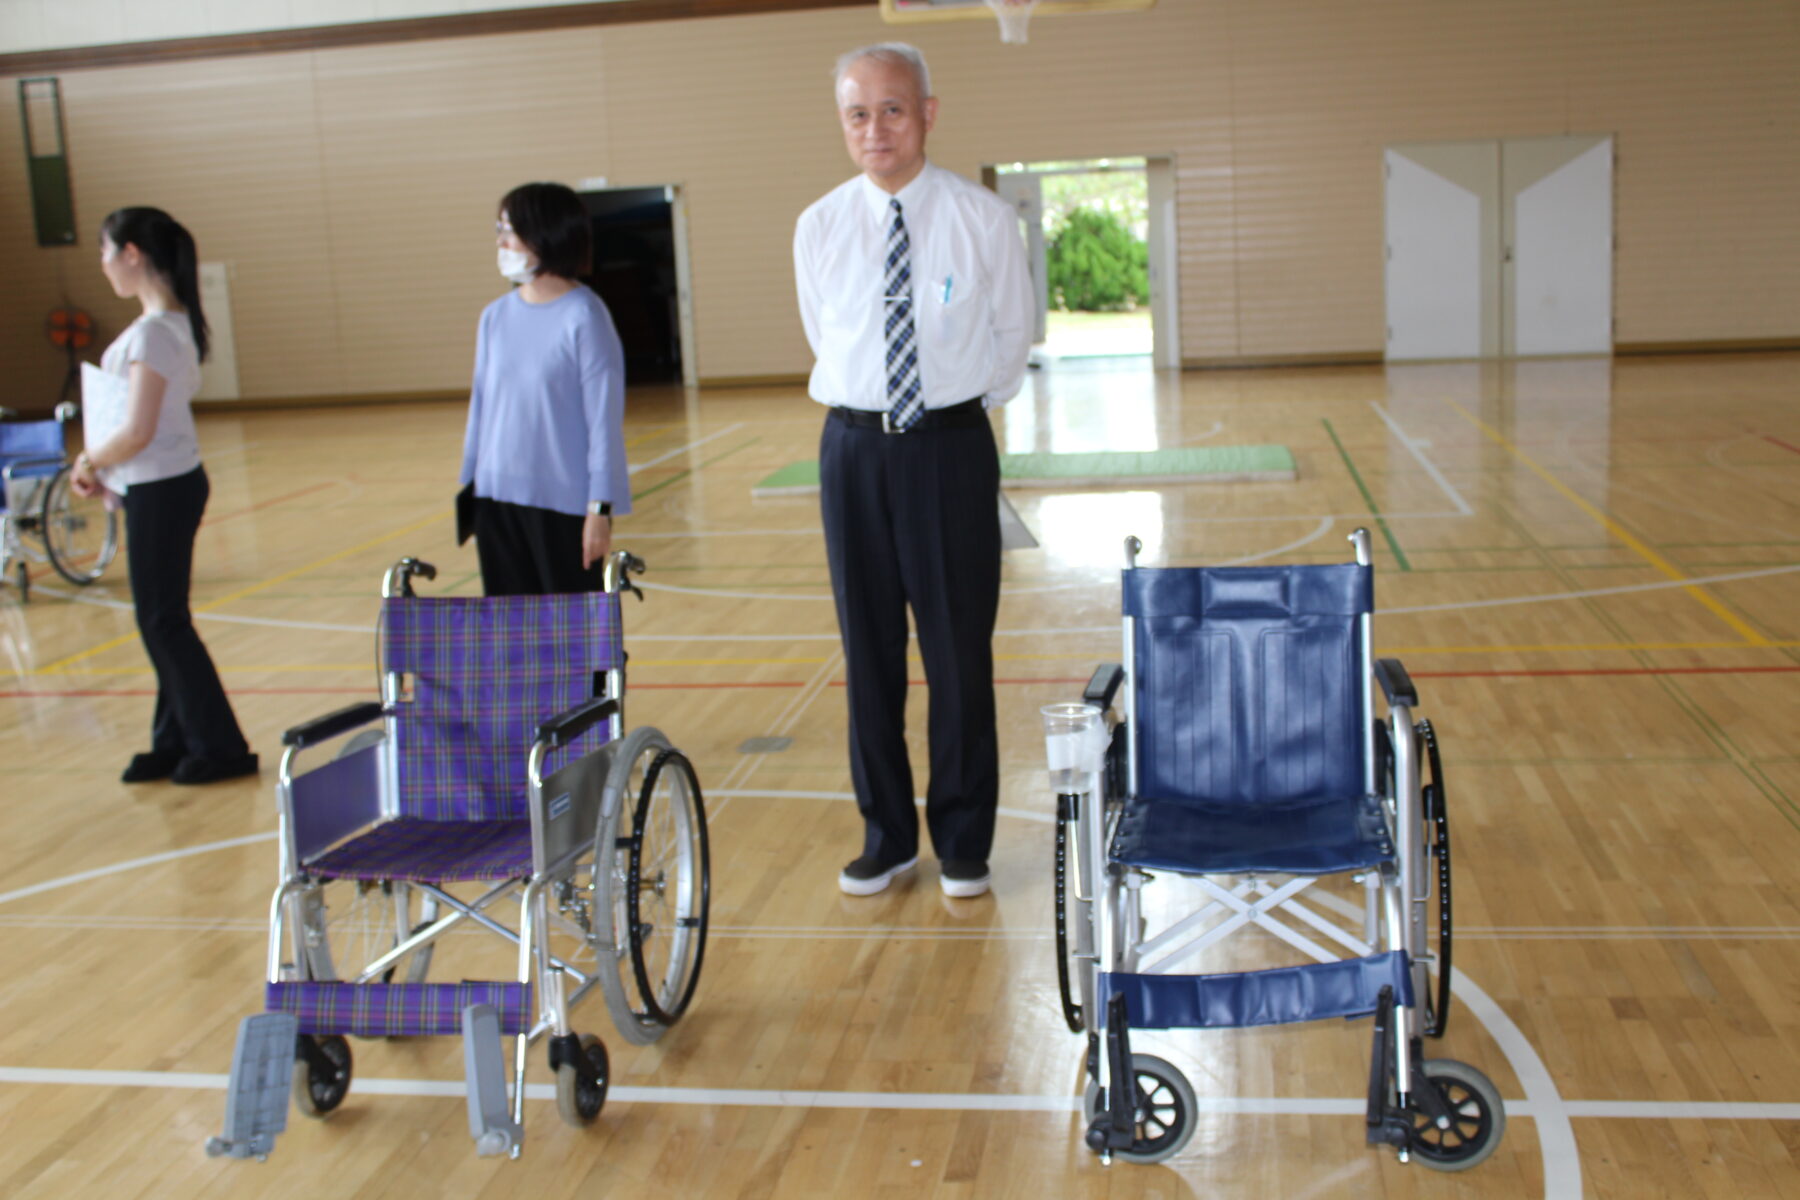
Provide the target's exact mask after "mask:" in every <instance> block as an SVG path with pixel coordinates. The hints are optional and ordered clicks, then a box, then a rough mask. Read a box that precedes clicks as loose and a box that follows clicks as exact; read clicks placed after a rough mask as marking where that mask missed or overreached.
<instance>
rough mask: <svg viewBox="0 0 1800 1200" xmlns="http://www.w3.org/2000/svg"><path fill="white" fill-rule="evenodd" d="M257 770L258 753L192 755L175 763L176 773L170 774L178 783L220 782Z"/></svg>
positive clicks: (253, 772)
mask: <svg viewBox="0 0 1800 1200" xmlns="http://www.w3.org/2000/svg"><path fill="white" fill-rule="evenodd" d="M256 772H257V762H256V755H254V754H240V755H238V756H237V757H236V758H226V759H217V758H195V757H193V756H192V755H189V756H188V757H186V758H184V759H182V760H181V761H180V762H178V763H176V764H175V770H174V773H173V774H171V775H170V776H169V778H170V779H171V780H173V781H174V782H176V783H186V784H195V783H219V782H221V781H222V780H226V779H240V778H242V777H243V776H245V775H254V774H256Z"/></svg>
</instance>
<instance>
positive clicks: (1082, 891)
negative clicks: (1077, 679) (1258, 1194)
mask: <svg viewBox="0 0 1800 1200" xmlns="http://www.w3.org/2000/svg"><path fill="white" fill-rule="evenodd" d="M1350 540H1351V542H1352V543H1353V545H1354V546H1355V551H1356V560H1355V561H1354V562H1351V563H1343V564H1333V565H1323V566H1288V567H1217V568H1145V567H1139V566H1137V565H1136V556H1137V553H1138V552H1139V550H1140V549H1141V546H1140V544H1139V542H1138V540H1137V539H1136V538H1128V539H1126V544H1125V545H1126V569H1125V571H1124V573H1123V609H1124V650H1123V655H1124V663H1123V664H1105V665H1103V666H1101V667H1100V669H1099V670H1098V671H1096V672H1095V674H1094V676H1093V678H1092V679H1091V680H1090V681H1089V683H1088V685H1087V688H1086V690H1085V693H1084V696H1083V701H1084V704H1083V706H1082V707H1081V709H1080V712H1081V713H1083V714H1085V717H1084V718H1083V719H1084V720H1085V721H1086V722H1087V725H1088V728H1087V730H1086V734H1087V739H1086V741H1087V745H1088V748H1089V750H1088V754H1087V756H1086V762H1085V765H1078V766H1073V767H1072V766H1071V764H1070V762H1069V761H1068V760H1069V757H1070V756H1069V754H1068V753H1066V752H1065V753H1063V754H1062V758H1063V760H1064V761H1062V762H1059V761H1058V742H1057V737H1056V735H1055V731H1054V729H1053V730H1052V737H1051V739H1050V747H1049V748H1050V755H1051V768H1052V771H1051V774H1052V786H1053V787H1054V788H1055V790H1056V791H1057V792H1058V800H1057V809H1058V811H1057V827H1056V829H1057V832H1056V874H1055V897H1056V935H1057V968H1058V971H1057V973H1058V980H1059V983H1060V986H1061V993H1062V1005H1063V1014H1064V1018H1065V1020H1066V1022H1067V1023H1068V1026H1069V1029H1070V1030H1071V1031H1072V1032H1074V1033H1084V1034H1086V1035H1087V1039H1088V1051H1087V1064H1086V1067H1087V1072H1086V1073H1087V1077H1088V1080H1089V1082H1088V1084H1087V1087H1086V1093H1085V1106H1084V1116H1085V1131H1086V1132H1085V1136H1086V1142H1087V1144H1088V1146H1089V1147H1090V1148H1091V1149H1092V1150H1093V1151H1095V1152H1096V1153H1097V1154H1099V1155H1100V1156H1101V1157H1102V1160H1103V1161H1105V1162H1108V1163H1110V1162H1111V1161H1112V1158H1113V1157H1114V1156H1115V1155H1116V1156H1118V1157H1120V1158H1123V1159H1126V1160H1129V1161H1135V1162H1160V1161H1162V1160H1164V1159H1167V1158H1169V1157H1171V1156H1172V1155H1174V1154H1176V1153H1178V1152H1179V1151H1180V1150H1181V1148H1182V1147H1183V1146H1184V1145H1185V1144H1186V1143H1187V1140H1188V1139H1189V1137H1191V1136H1192V1134H1193V1131H1194V1127H1195V1117H1196V1108H1197V1105H1196V1099H1195V1095H1194V1091H1193V1088H1192V1087H1191V1086H1190V1085H1189V1083H1188V1081H1187V1079H1186V1078H1185V1077H1183V1075H1182V1073H1181V1072H1180V1071H1179V1070H1177V1069H1176V1068H1175V1067H1174V1066H1172V1065H1171V1064H1169V1063H1168V1062H1166V1061H1164V1060H1163V1059H1161V1058H1157V1057H1155V1056H1153V1055H1148V1054H1141V1053H1133V1051H1132V1049H1131V1035H1132V1033H1133V1032H1134V1031H1137V1030H1147V1029H1155V1030H1170V1029H1219V1028H1239V1027H1245V1026H1257V1025H1274V1024H1282V1023H1288V1022H1299V1021H1316V1020H1324V1019H1327V1018H1359V1017H1365V1016H1373V1017H1374V1034H1373V1042H1374V1045H1373V1050H1372V1054H1371V1062H1370V1068H1369V1080H1368V1107H1367V1116H1366V1120H1367V1141H1368V1143H1369V1144H1371V1145H1387V1146H1392V1147H1393V1148H1394V1149H1395V1150H1396V1151H1398V1153H1399V1156H1400V1159H1401V1161H1403V1162H1405V1161H1410V1160H1412V1159H1414V1158H1416V1159H1417V1160H1419V1161H1420V1162H1422V1163H1424V1164H1425V1165H1426V1166H1428V1167H1432V1168H1435V1169H1439V1170H1446V1171H1457V1170H1464V1169H1466V1168H1469V1167H1472V1166H1474V1165H1476V1164H1477V1163H1479V1162H1481V1161H1483V1160H1484V1159H1486V1158H1487V1157H1488V1156H1489V1155H1490V1154H1492V1153H1493V1151H1494V1149H1495V1147H1496V1146H1497V1145H1498V1144H1499V1142H1500V1139H1501V1136H1502V1134H1503V1132H1504V1130H1505V1124H1506V1114H1505V1109H1504V1106H1503V1104H1502V1102H1501V1098H1500V1095H1499V1092H1498V1091H1497V1090H1496V1089H1495V1087H1494V1085H1493V1084H1492V1083H1491V1082H1490V1081H1489V1080H1488V1078H1487V1077H1486V1076H1485V1075H1483V1074H1482V1073H1481V1072H1480V1071H1479V1070H1477V1069H1475V1068H1474V1067H1472V1066H1469V1065H1467V1064H1465V1063H1461V1062H1457V1061H1454V1060H1450V1059H1429V1058H1426V1057H1425V1053H1424V1048H1423V1046H1424V1039H1425V1038H1426V1037H1434V1038H1435V1037H1439V1036H1442V1034H1443V1032H1444V1028H1445V1023H1446V1021H1447V1019H1448V1016H1449V1008H1450V988H1449V979H1450V971H1451V946H1452V935H1451V904H1450V898H1451V896H1450V884H1451V878H1450V840H1449V825H1448V822H1447V819H1446V814H1445V807H1444V800H1445V797H1444V785H1443V775H1442V767H1441V763H1440V760H1439V755H1438V750H1437V739H1436V735H1435V733H1434V732H1433V730H1432V728H1431V726H1430V724H1429V722H1425V721H1417V722H1415V720H1414V710H1415V709H1416V708H1417V707H1418V695H1417V692H1416V691H1415V689H1414V687H1413V684H1412V681H1411V679H1410V678H1409V677H1408V675H1407V673H1406V669H1405V668H1404V667H1403V666H1402V665H1401V664H1400V662H1399V661H1398V660H1395V659H1381V660H1379V661H1376V660H1374V659H1373V655H1372V651H1371V646H1372V640H1371V633H1370V620H1371V616H1372V614H1373V611H1374V576H1373V570H1372V567H1371V563H1370V554H1369V535H1368V531H1367V530H1363V529H1359V530H1357V531H1356V532H1355V533H1353V534H1352V535H1351V537H1350ZM1375 688H1379V690H1380V692H1381V694H1382V696H1383V697H1384V698H1385V716H1384V717H1381V718H1379V719H1378V716H1377V711H1376V701H1375V699H1374V690H1375ZM1115 702H1121V703H1122V708H1123V711H1122V712H1120V711H1118V710H1117V709H1116V708H1115ZM1053 708H1054V709H1057V710H1064V711H1063V714H1062V715H1064V716H1067V715H1068V713H1069V712H1072V711H1075V709H1076V706H1073V705H1058V706H1053ZM1046 716H1047V717H1050V718H1052V720H1054V715H1053V710H1052V709H1047V710H1046ZM1069 744H1071V745H1072V744H1073V743H1069ZM1059 768H1060V770H1059ZM1332 876H1349V877H1351V878H1352V879H1354V880H1356V881H1358V882H1360V883H1361V885H1362V891H1361V895H1360V897H1358V896H1357V893H1356V892H1355V891H1354V890H1352V891H1350V892H1349V894H1348V897H1356V898H1355V899H1352V898H1348V897H1347V896H1346V895H1345V894H1342V893H1343V889H1342V888H1341V887H1340V888H1338V889H1337V890H1336V891H1334V890H1332V889H1330V888H1324V887H1318V888H1315V887H1314V885H1315V884H1318V883H1320V882H1321V881H1322V880H1324V879H1326V878H1328V877H1332ZM1159 877H1166V878H1168V879H1170V880H1177V879H1178V880H1180V881H1181V882H1180V883H1179V884H1175V885H1174V886H1173V888H1172V890H1171V891H1169V892H1165V893H1164V894H1163V896H1162V897H1158V899H1160V900H1162V901H1163V902H1161V903H1159V904H1157V905H1154V906H1151V907H1154V908H1155V909H1156V911H1157V916H1158V922H1159V927H1158V928H1157V929H1156V930H1155V931H1154V932H1152V931H1151V930H1150V929H1149V927H1148V920H1147V917H1146V913H1147V912H1148V911H1149V907H1147V906H1146V897H1145V896H1144V894H1143V893H1144V891H1145V885H1146V884H1148V883H1150V882H1151V881H1152V880H1154V879H1157V878H1159ZM1309 889H1310V890H1309ZM1195 892H1197V893H1198V895H1197V897H1196V901H1197V906H1196V907H1194V908H1192V910H1191V911H1189V910H1188V909H1187V908H1185V907H1184V905H1185V901H1186V897H1188V896H1189V895H1192V894H1194V893H1195ZM1171 897H1173V898H1174V902H1172V903H1171V902H1169V898H1171ZM1328 914H1331V915H1328ZM1359 922H1360V925H1359V924H1358V923H1359ZM1247 928H1255V929H1258V930H1261V931H1264V932H1266V933H1267V934H1271V935H1273V936H1274V937H1275V938H1278V939H1280V941H1281V942H1283V943H1286V945H1287V946H1288V947H1291V948H1292V949H1293V950H1297V951H1298V952H1299V953H1300V955H1302V956H1304V958H1305V959H1306V960H1308V961H1305V962H1303V963H1301V964H1300V965H1276V966H1271V967H1268V968H1266V969H1260V970H1250V971H1241V970H1228V971H1223V970H1222V971H1219V972H1217V973H1212V974H1196V973H1191V972H1192V971H1194V970H1195V966H1194V963H1195V960H1196V958H1197V957H1198V956H1200V955H1201V953H1202V952H1203V951H1206V950H1208V948H1210V947H1215V946H1216V945H1217V944H1218V943H1219V942H1220V941H1221V940H1222V939H1224V938H1226V937H1227V936H1229V935H1231V934H1233V933H1236V932H1238V931H1240V930H1244V929H1247ZM1258 941H1259V942H1260V943H1263V944H1266V943H1267V938H1262V939H1258ZM1326 943H1335V946H1334V947H1331V948H1328V946H1327V944H1326ZM1215 953H1217V952H1215ZM1284 953H1285V952H1284ZM1257 961H1261V960H1260V959H1258V960H1257Z"/></svg>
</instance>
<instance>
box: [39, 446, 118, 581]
mask: <svg viewBox="0 0 1800 1200" xmlns="http://www.w3.org/2000/svg"><path fill="white" fill-rule="evenodd" d="M73 478H74V469H73V468H72V467H64V468H63V469H62V470H60V471H58V472H57V473H56V477H55V478H54V479H52V480H51V481H50V486H49V487H47V488H45V489H44V507H43V512H42V515H41V516H40V518H39V522H40V523H39V525H38V529H39V531H40V532H41V533H42V535H43V538H44V551H45V553H46V554H48V555H49V557H50V565H51V566H52V567H55V568H56V573H57V574H58V575H61V576H62V577H63V578H64V579H66V580H68V581H69V582H70V583H73V584H76V585H77V586H85V585H87V584H90V583H92V582H94V580H96V579H98V578H100V576H101V575H102V574H104V573H105V571H106V568H107V567H109V566H111V565H112V560H113V558H114V556H116V555H117V554H118V553H119V514H118V513H117V512H116V511H114V510H113V509H110V508H108V507H107V506H106V500H105V497H104V496H99V495H96V496H78V495H76V494H75V488H74V486H73V485H72V482H71V481H72V480H73Z"/></svg>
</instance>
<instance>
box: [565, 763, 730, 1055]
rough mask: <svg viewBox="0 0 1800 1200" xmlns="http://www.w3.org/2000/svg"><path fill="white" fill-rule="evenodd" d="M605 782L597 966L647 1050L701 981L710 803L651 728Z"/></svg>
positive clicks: (610, 998)
mask: <svg viewBox="0 0 1800 1200" xmlns="http://www.w3.org/2000/svg"><path fill="white" fill-rule="evenodd" d="M605 787H606V790H605V796H604V798H603V800H602V811H603V813H604V815H603V817H602V819H601V828H600V833H599V837H598V839H597V845H596V847H595V870H594V875H595V890H596V904H595V910H596V912H597V913H598V914H599V921H598V922H597V924H603V925H605V926H606V928H602V929H596V931H595V933H596V943H597V944H596V957H597V958H598V960H599V961H598V964H597V966H598V970H599V972H600V985H601V991H602V992H603V993H604V994H605V996H606V1005H607V1009H608V1011H609V1012H610V1013H611V1014H612V1018H613V1023H614V1024H615V1025H616V1026H618V1029H619V1034H620V1036H622V1037H623V1038H625V1040H626V1041H628V1042H631V1043H632V1044H634V1045H639V1046H642V1045H648V1044H649V1043H650V1042H653V1041H655V1040H656V1039H657V1038H659V1037H661V1036H662V1034H663V1031H664V1030H666V1029H667V1028H668V1027H669V1026H671V1025H673V1024H674V1023H675V1022H676V1021H677V1020H678V1019H679V1018H680V1017H681V1014H682V1013H683V1012H685V1011H686V1009H687V1006H688V1004H689V1002H690V1001H692V999H693V995H694V989H695V988H696V986H698V984H699V982H700V966H701V963H702V961H703V960H704V958H705V955H706V928H707V921H708V916H709V908H710V904H711V870H710V861H709V858H710V855H709V847H708V842H707V834H706V808H705V802H704V800H703V798H702V796H701V794H700V781H699V780H698V778H696V777H695V774H694V768H693V765H692V764H691V763H689V762H688V760H687V757H686V756H685V755H683V754H682V753H681V752H680V751H679V750H676V749H675V748H674V747H672V746H671V745H669V741H668V739H667V738H666V737H664V736H663V735H662V733H661V732H659V731H658V730H656V729H653V728H650V727H644V728H641V729H634V730H632V731H631V732H630V733H629V734H627V735H626V736H625V738H624V739H623V740H622V741H621V743H620V745H619V747H618V749H617V751H616V752H615V753H614V755H613V762H612V767H611V769H610V770H609V772H608V774H607V780H606V785H605ZM627 822H629V825H627ZM601 889H605V895H604V896H601V895H599V894H598V893H599V892H600V890H601Z"/></svg>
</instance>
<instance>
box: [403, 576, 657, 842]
mask: <svg viewBox="0 0 1800 1200" xmlns="http://www.w3.org/2000/svg"><path fill="white" fill-rule="evenodd" d="M382 622H383V627H382V637H381V659H382V662H381V667H382V670H383V671H386V672H392V673H396V674H399V675H401V676H402V677H403V678H404V680H405V683H406V684H407V685H408V687H407V690H406V691H405V692H404V693H403V696H402V699H401V701H400V703H399V704H397V705H396V708H397V715H396V717H395V723H396V724H395V737H394V742H395V748H396V751H397V767H398V772H399V780H398V782H399V792H398V809H399V814H400V815H401V816H409V817H419V818H423V819H425V820H432V821H493V820H509V819H518V818H522V817H524V816H526V815H527V810H526V785H527V780H526V774H525V772H526V758H527V756H528V755H529V753H530V750H531V744H532V740H533V739H534V737H535V736H536V732H537V727H538V724H539V723H540V722H542V721H545V720H548V719H549V718H550V717H553V716H556V715H557V714H558V713H560V712H562V711H563V710H565V709H568V708H572V707H573V706H575V705H576V704H579V703H581V702H582V701H583V700H586V699H588V698H590V697H592V696H594V695H596V694H598V692H599V690H601V684H602V682H603V676H604V673H605V672H607V671H610V670H613V669H614V668H616V667H619V666H621V665H623V663H624V654H623V644H622V642H621V639H620V631H619V597H618V595H617V593H607V592H574V593H568V594H563V595H552V596H496V597H490V598H487V599H462V598H455V597H442V596H432V597H421V596H404V597H393V598H390V599H388V600H385V601H383V602H382ZM609 736H610V735H609V733H608V730H607V727H606V725H605V723H602V724H601V725H599V726H597V727H595V729H593V730H592V731H590V732H589V733H588V734H587V735H585V736H584V737H582V738H580V739H578V740H577V741H576V742H575V743H574V744H573V745H572V746H570V747H568V748H567V749H565V750H563V751H560V752H558V755H557V762H558V763H560V762H563V761H568V760H570V759H572V758H573V757H575V756H577V755H581V754H586V753H588V752H589V751H591V750H595V749H598V748H599V747H600V746H603V745H605V744H606V741H607V739H608V737H609ZM553 768H554V764H549V763H547V764H546V765H545V774H548V773H549V772H550V770H552V769H553Z"/></svg>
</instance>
